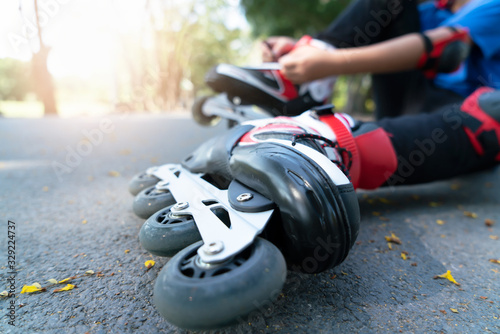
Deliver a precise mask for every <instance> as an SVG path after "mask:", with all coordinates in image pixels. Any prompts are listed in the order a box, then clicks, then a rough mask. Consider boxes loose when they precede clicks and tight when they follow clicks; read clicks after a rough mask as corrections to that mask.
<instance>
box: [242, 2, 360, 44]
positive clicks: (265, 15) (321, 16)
mask: <svg viewBox="0 0 500 334" xmlns="http://www.w3.org/2000/svg"><path fill="white" fill-rule="evenodd" d="M349 2H350V0H284V1H268V0H241V5H242V6H243V7H244V8H245V13H246V18H247V20H248V22H249V23H250V24H251V25H252V29H253V33H254V35H255V36H262V35H264V36H270V35H285V36H293V37H300V36H301V35H304V34H314V33H315V32H318V31H320V30H322V29H324V28H326V27H327V26H328V24H329V23H330V22H332V20H333V19H334V18H335V17H336V16H337V15H338V14H339V13H340V12H341V11H342V10H343V9H344V8H345V7H346V5H347V4H348V3H349Z"/></svg>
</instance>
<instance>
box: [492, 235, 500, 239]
mask: <svg viewBox="0 0 500 334" xmlns="http://www.w3.org/2000/svg"><path fill="white" fill-rule="evenodd" d="M490 239H492V240H498V239H500V237H498V235H490Z"/></svg>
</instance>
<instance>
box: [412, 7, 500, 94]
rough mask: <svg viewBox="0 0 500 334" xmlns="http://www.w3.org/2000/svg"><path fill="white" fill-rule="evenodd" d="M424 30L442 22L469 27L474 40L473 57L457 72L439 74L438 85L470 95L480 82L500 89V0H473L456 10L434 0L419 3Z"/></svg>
mask: <svg viewBox="0 0 500 334" xmlns="http://www.w3.org/2000/svg"><path fill="white" fill-rule="evenodd" d="M419 11H420V24H421V29H422V31H425V30H429V29H433V28H436V27H440V26H452V27H463V28H467V29H468V31H469V35H470V37H471V38H472V40H473V42H474V46H473V47H472V49H471V53H470V55H469V57H468V58H467V59H466V60H465V62H464V63H463V64H462V65H461V66H460V68H459V69H458V70H457V71H455V72H453V73H441V74H438V75H437V76H436V78H435V79H434V83H435V85H436V86H438V87H441V88H445V89H448V90H452V91H454V92H456V93H458V94H460V95H463V96H468V95H470V94H471V93H472V92H473V91H474V90H475V89H476V88H478V87H480V86H489V87H494V88H496V89H500V30H499V27H498V26H499V23H500V0H470V1H469V2H468V3H467V4H465V5H464V6H463V7H462V8H460V9H459V10H458V11H457V12H456V13H452V12H450V11H449V10H447V9H438V8H436V6H435V5H434V2H433V1H429V2H425V3H423V4H421V5H420V6H419Z"/></svg>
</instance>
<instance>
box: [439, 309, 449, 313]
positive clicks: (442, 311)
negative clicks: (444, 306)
mask: <svg viewBox="0 0 500 334" xmlns="http://www.w3.org/2000/svg"><path fill="white" fill-rule="evenodd" d="M439 312H441V313H443V314H446V313H447V312H446V311H445V310H439Z"/></svg>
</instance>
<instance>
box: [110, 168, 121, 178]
mask: <svg viewBox="0 0 500 334" xmlns="http://www.w3.org/2000/svg"><path fill="white" fill-rule="evenodd" d="M108 175H109V176H111V177H118V176H120V172H117V171H116V170H110V171H109V172H108Z"/></svg>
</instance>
